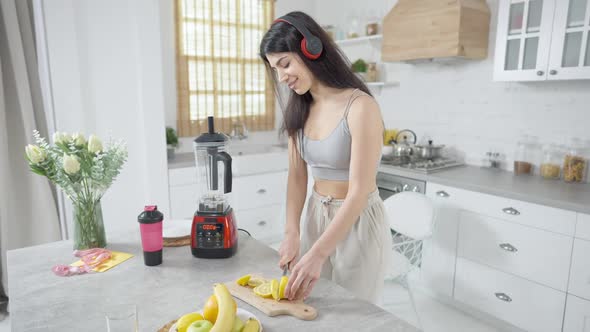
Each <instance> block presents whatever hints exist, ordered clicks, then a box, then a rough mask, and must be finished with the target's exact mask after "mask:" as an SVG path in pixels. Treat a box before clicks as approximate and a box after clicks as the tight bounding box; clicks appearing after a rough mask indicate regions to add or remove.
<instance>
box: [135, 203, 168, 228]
mask: <svg viewBox="0 0 590 332" xmlns="http://www.w3.org/2000/svg"><path fill="white" fill-rule="evenodd" d="M162 220H164V215H163V214H162V212H160V211H158V206H157V205H146V206H145V207H144V208H143V212H142V213H140V214H139V216H138V217H137V221H138V222H140V223H142V224H153V223H157V222H160V221H162Z"/></svg>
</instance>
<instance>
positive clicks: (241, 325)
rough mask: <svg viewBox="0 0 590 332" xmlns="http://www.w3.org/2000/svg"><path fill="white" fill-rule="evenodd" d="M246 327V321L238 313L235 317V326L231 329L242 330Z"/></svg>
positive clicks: (236, 331) (238, 331)
mask: <svg viewBox="0 0 590 332" xmlns="http://www.w3.org/2000/svg"><path fill="white" fill-rule="evenodd" d="M243 328H244V322H242V320H241V319H240V317H238V316H237V315H236V319H234V326H233V327H232V329H231V332H240V331H242V329H243Z"/></svg>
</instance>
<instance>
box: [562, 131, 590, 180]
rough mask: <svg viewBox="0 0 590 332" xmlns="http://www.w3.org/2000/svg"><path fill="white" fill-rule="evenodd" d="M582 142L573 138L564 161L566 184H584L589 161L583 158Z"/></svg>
mask: <svg viewBox="0 0 590 332" xmlns="http://www.w3.org/2000/svg"><path fill="white" fill-rule="evenodd" d="M583 150H584V146H583V144H582V142H581V141H580V140H579V139H577V138H573V139H572V140H571V142H570V146H569V149H568V151H567V152H566V154H565V157H564V159H563V179H564V180H565V181H566V182H583V181H584V175H585V174H586V166H587V163H588V161H587V160H586V158H584V156H583V153H582V152H583Z"/></svg>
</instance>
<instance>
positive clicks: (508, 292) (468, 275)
mask: <svg viewBox="0 0 590 332" xmlns="http://www.w3.org/2000/svg"><path fill="white" fill-rule="evenodd" d="M565 298H566V294H565V293H563V292H560V291H557V290H554V289H552V288H550V287H545V286H542V285H539V284H537V283H534V282H529V281H527V280H525V279H522V278H519V277H516V276H514V275H511V274H509V273H504V272H501V271H498V270H496V269H492V268H490V267H487V266H485V265H481V264H478V263H475V262H472V261H470V260H468V259H464V258H458V259H457V281H456V286H455V299H456V300H457V301H459V302H461V303H464V304H467V305H469V306H471V307H473V308H475V309H477V310H479V311H483V312H486V313H488V314H491V315H493V316H494V317H497V318H500V319H501V320H503V321H505V322H508V323H510V324H512V325H514V326H516V327H519V328H521V329H524V330H526V331H535V332H543V331H546V332H555V331H560V330H561V326H562V319H563V311H564V308H565Z"/></svg>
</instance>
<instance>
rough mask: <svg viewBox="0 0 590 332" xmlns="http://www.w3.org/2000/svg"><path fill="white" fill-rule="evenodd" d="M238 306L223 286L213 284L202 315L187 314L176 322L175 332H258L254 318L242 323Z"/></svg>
mask: <svg viewBox="0 0 590 332" xmlns="http://www.w3.org/2000/svg"><path fill="white" fill-rule="evenodd" d="M237 310H238V305H237V303H236V301H235V300H234V298H233V297H232V296H231V294H230V292H229V291H228V290H227V287H225V285H224V284H215V286H214V287H213V295H211V297H209V300H207V303H206V304H205V307H203V314H200V313H198V312H191V313H188V314H186V315H184V316H182V317H180V318H179V319H178V321H176V331H177V332H258V331H260V324H259V323H258V321H257V320H256V319H254V318H249V319H248V320H247V321H245V322H243V321H242V320H241V319H240V318H239V317H238V316H237V315H236V312H237Z"/></svg>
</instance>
